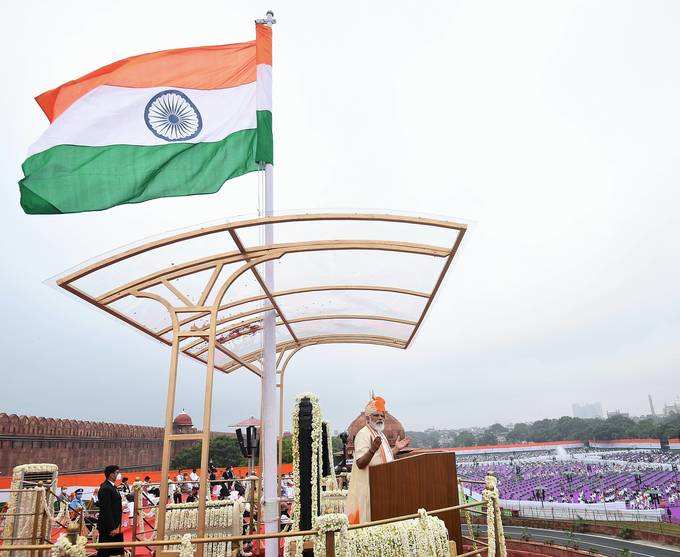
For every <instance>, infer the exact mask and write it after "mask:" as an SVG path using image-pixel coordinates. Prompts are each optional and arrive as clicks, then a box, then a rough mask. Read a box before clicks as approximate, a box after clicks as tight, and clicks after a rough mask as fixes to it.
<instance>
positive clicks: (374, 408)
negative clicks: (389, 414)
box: [364, 395, 385, 414]
mask: <svg viewBox="0 0 680 557" xmlns="http://www.w3.org/2000/svg"><path fill="white" fill-rule="evenodd" d="M364 412H365V413H366V414H374V413H376V412H382V413H385V399H384V398H383V397H381V396H373V395H371V401H370V402H369V403H368V404H367V405H366V408H365V409H364Z"/></svg>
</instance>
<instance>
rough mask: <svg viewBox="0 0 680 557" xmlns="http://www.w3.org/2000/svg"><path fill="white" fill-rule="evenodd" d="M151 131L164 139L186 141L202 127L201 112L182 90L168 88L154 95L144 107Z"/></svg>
mask: <svg viewBox="0 0 680 557" xmlns="http://www.w3.org/2000/svg"><path fill="white" fill-rule="evenodd" d="M144 121H145V122H146V125H147V127H148V128H149V129H150V130H151V132H152V133H153V134H154V135H155V136H156V137H160V138H161V139H164V140H165V141H187V140H188V139H193V138H194V137H196V136H197V135H198V134H199V133H200V131H201V128H202V127H203V122H202V121H201V113H200V112H199V111H198V108H196V105H195V104H194V103H192V102H191V99H190V98H189V97H187V96H186V95H185V94H184V93H182V91H177V90H176V89H168V90H167V91H161V92H160V93H157V94H156V95H154V96H153V97H152V98H151V100H150V101H149V103H148V104H147V105H146V108H145V109H144Z"/></svg>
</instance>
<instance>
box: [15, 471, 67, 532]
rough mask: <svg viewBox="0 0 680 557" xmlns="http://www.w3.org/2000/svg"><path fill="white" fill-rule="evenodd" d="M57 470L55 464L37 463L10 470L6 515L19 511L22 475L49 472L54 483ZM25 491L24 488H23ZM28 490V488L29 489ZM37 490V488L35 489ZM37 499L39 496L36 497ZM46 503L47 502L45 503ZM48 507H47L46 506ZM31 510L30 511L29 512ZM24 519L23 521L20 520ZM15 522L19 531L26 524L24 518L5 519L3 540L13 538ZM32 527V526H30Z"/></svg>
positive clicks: (44, 495)
mask: <svg viewBox="0 0 680 557" xmlns="http://www.w3.org/2000/svg"><path fill="white" fill-rule="evenodd" d="M58 470H59V468H58V466H57V465H56V464H47V463H45V464H43V463H38V464H20V465H19V466H15V467H14V468H13V469H12V481H11V483H10V489H11V490H12V491H11V492H10V494H9V498H8V501H7V512H8V513H16V512H19V509H17V502H18V501H19V491H18V490H20V489H22V487H21V486H22V480H23V477H24V474H31V473H35V472H49V473H51V474H54V479H55V481H56V476H57V471H58ZM24 489H26V488H24ZM29 489H30V488H29ZM35 489H38V488H35ZM36 496H37V497H39V495H36ZM45 497H46V494H45V490H44V488H43V498H45ZM45 503H47V501H45ZM48 506H49V505H48ZM32 510H33V508H31V509H30V511H27V512H31V511H32ZM49 516H50V518H52V516H51V514H50V515H49ZM22 518H24V520H22ZM15 522H18V524H19V529H20V530H21V529H22V526H25V523H26V522H28V521H27V520H25V517H19V519H18V520H12V519H5V524H4V527H3V530H2V537H3V539H7V538H11V537H13V536H14V526H15V524H14V523H15ZM31 526H32V524H31Z"/></svg>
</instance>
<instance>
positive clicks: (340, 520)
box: [314, 512, 354, 557]
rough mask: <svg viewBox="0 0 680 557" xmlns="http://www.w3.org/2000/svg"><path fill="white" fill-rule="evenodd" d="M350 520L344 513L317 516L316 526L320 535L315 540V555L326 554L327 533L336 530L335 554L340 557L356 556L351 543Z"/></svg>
mask: <svg viewBox="0 0 680 557" xmlns="http://www.w3.org/2000/svg"><path fill="white" fill-rule="evenodd" d="M348 526H349V520H347V516H346V515H345V514H344V513H342V512H341V513H333V514H324V515H322V516H317V517H316V519H315V521H314V527H315V528H316V529H317V530H318V532H319V533H318V535H317V536H316V538H315V540H314V557H317V556H319V557H322V556H325V555H326V533H327V532H332V531H335V532H337V534H336V536H335V554H336V555H337V556H338V557H354V553H352V548H351V547H350V544H349V536H348V532H349V531H348V530H347V527H348Z"/></svg>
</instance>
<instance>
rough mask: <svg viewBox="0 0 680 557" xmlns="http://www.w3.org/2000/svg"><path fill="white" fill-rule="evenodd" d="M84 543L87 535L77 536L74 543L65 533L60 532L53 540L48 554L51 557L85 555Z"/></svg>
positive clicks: (79, 556) (80, 556)
mask: <svg viewBox="0 0 680 557" xmlns="http://www.w3.org/2000/svg"><path fill="white" fill-rule="evenodd" d="M85 545H87V537H85V536H78V537H77V538H76V543H71V542H70V541H69V539H68V537H67V536H66V534H62V535H61V536H59V539H57V541H56V542H54V545H53V546H52V549H50V555H51V556H52V557H86V556H87V552H86V551H85Z"/></svg>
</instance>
